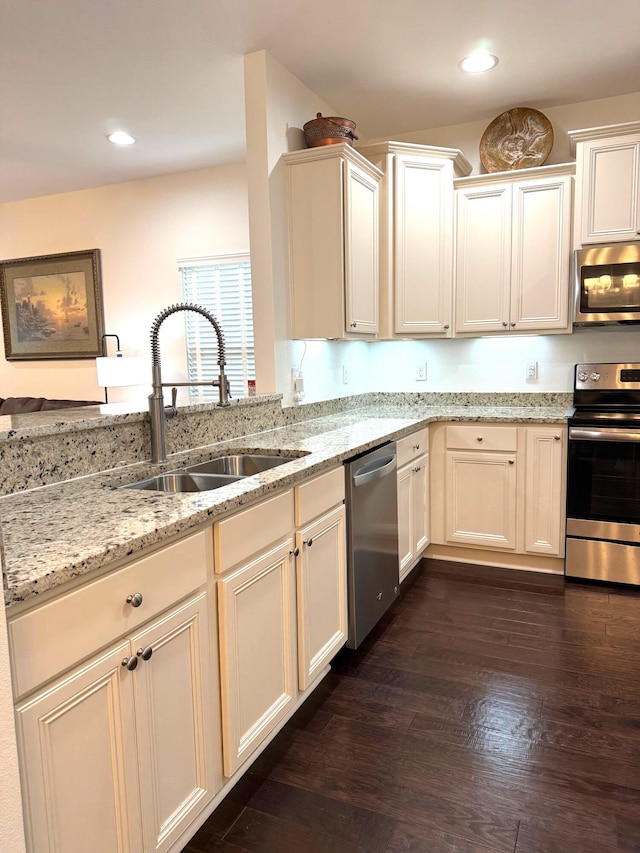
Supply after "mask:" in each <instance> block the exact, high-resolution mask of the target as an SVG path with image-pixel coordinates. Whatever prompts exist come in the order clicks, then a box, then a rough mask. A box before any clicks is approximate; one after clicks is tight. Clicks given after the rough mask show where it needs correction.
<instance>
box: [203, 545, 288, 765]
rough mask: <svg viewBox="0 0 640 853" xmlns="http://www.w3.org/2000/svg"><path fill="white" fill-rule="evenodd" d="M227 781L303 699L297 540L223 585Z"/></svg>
mask: <svg viewBox="0 0 640 853" xmlns="http://www.w3.org/2000/svg"><path fill="white" fill-rule="evenodd" d="M218 612H219V618H220V624H219V634H220V680H221V691H222V741H223V757H224V774H225V776H232V775H233V773H234V772H235V771H236V770H237V769H238V767H239V766H240V765H241V764H242V763H243V762H244V761H245V759H246V758H247V757H248V756H249V755H250V754H251V753H252V752H253V751H254V749H256V748H257V747H258V746H259V745H260V743H262V741H263V740H264V739H265V737H267V735H268V734H270V733H271V732H272V731H273V730H274V729H275V728H276V727H277V725H278V723H280V721H281V720H283V719H284V718H285V717H286V716H287V714H288V711H289V708H290V707H291V706H292V705H293V704H294V702H295V701H296V700H297V695H298V693H297V690H298V686H297V685H298V679H297V677H296V676H297V672H296V613H295V578H294V565H293V540H292V539H287V540H286V541H284V542H281V543H280V544H279V545H277V546H276V547H275V548H273V549H272V550H270V551H268V552H267V553H265V554H263V555H261V556H259V557H257V558H256V559H254V560H252V561H250V562H247V563H246V564H245V565H243V566H241V567H240V568H239V569H238V570H236V571H234V572H232V573H231V574H230V575H229V576H228V577H225V578H223V579H221V580H219V581H218Z"/></svg>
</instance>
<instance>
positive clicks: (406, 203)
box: [394, 154, 453, 335]
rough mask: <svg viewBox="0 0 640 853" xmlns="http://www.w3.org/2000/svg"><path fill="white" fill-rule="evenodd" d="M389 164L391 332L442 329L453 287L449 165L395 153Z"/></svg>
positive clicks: (421, 332) (446, 325)
mask: <svg viewBox="0 0 640 853" xmlns="http://www.w3.org/2000/svg"><path fill="white" fill-rule="evenodd" d="M394 168H395V175H394V178H395V180H394V188H395V199H394V213H395V219H394V263H395V270H394V281H395V310H394V315H395V326H394V332H396V333H398V334H413V335H426V334H438V333H441V334H443V335H446V334H447V332H449V333H450V331H449V330H450V326H451V303H452V289H453V190H452V184H453V165H452V163H451V160H443V159H442V158H428V157H416V156H410V155H407V154H398V155H396V157H395V163H394Z"/></svg>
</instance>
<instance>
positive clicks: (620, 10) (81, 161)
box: [0, 0, 640, 202]
mask: <svg viewBox="0 0 640 853" xmlns="http://www.w3.org/2000/svg"><path fill="white" fill-rule="evenodd" d="M479 44H483V45H484V46H486V47H488V48H489V50H490V51H491V52H492V53H495V54H497V55H498V56H499V58H500V63H499V65H498V67H497V68H496V69H495V70H494V71H492V72H489V73H488V74H484V75H475V76H474V75H465V74H463V73H462V72H461V71H460V70H459V68H458V62H459V60H460V59H462V57H463V56H465V55H466V54H467V53H469V52H470V51H471V50H472V49H473V48H474V47H476V46H478V45H479ZM262 49H264V50H267V51H268V52H269V53H270V54H271V55H272V56H273V57H274V58H275V59H277V60H278V61H279V62H280V63H282V65H284V66H285V67H286V68H288V69H289V70H290V71H291V72H292V73H293V74H295V75H296V76H297V77H298V78H299V79H300V80H302V82H303V83H305V84H306V85H307V86H308V87H309V88H310V89H312V90H313V91H315V92H316V93H317V94H318V95H319V96H320V97H321V98H323V99H324V100H325V101H327V102H328V103H330V104H332V106H333V108H334V109H335V110H336V114H338V115H342V116H346V117H348V118H351V119H353V120H354V121H356V123H357V132H358V134H359V136H360V137H361V138H374V137H381V136H387V137H390V138H392V137H393V136H394V135H398V134H400V133H404V132H408V131H412V130H424V129H428V128H432V127H440V126H444V125H450V124H457V123H461V122H466V121H474V120H480V119H483V118H493V117H494V116H496V115H498V114H499V113H500V112H502V111H504V110H506V109H509V108H510V107H514V106H531V107H537V108H544V107H551V106H557V105H561V104H568V103H576V102H578V101H585V100H592V99H596V98H604V97H610V96H613V95H621V94H627V93H630V92H636V91H638V90H640V0H527V2H525V0H445V2H442V3H433V2H431V3H430V2H428V0H395V2H392V0H322V2H318V0H56V2H53V0H0V202H1V201H11V200H16V199H20V198H29V197H33V196H39V195H46V194H49V193H55V192H63V191H67V190H74V189H81V188H85V187H90V186H100V185H102V184H109V183H115V182H120V181H126V180H131V179H134V178H138V177H148V176H152V175H158V174H163V173H168V172H178V171H183V170H187V169H194V168H200V167H204V166H208V165H213V164H217V163H224V162H231V161H237V160H240V159H242V158H243V156H244V102H243V61H242V56H243V54H245V53H248V52H251V51H254V50H262ZM309 118H313V116H309ZM120 126H122V127H124V128H126V129H127V130H129V132H131V133H132V134H133V135H134V136H136V137H137V138H138V140H139V141H138V144H137V145H135V146H132V147H131V148H127V149H119V148H116V147H114V146H112V145H110V144H109V143H107V142H106V139H105V135H106V134H107V133H108V132H109V131H110V130H112V129H114V128H116V127H120Z"/></svg>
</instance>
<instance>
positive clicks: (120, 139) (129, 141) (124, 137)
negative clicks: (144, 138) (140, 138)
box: [107, 130, 135, 145]
mask: <svg viewBox="0 0 640 853" xmlns="http://www.w3.org/2000/svg"><path fill="white" fill-rule="evenodd" d="M107 139H108V140H109V142H113V144H114V145H133V144H134V142H135V139H134V138H133V136H131V134H130V133H127V132H126V131H125V130H116V131H114V132H113V133H110V134H109V135H108V136H107Z"/></svg>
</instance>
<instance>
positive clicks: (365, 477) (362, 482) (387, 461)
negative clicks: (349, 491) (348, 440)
mask: <svg viewBox="0 0 640 853" xmlns="http://www.w3.org/2000/svg"><path fill="white" fill-rule="evenodd" d="M395 468H396V457H395V454H394V455H393V456H383V457H382V458H381V459H376V460H375V461H374V462H367V463H365V464H364V465H363V466H362V467H361V468H358V470H357V471H354V473H353V485H354V486H355V487H356V488H357V487H358V486H366V485H367V483H373V482H374V481H375V480H381V479H382V478H383V477H386V476H387V474H390V473H391V472H392V471H394V470H395Z"/></svg>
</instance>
